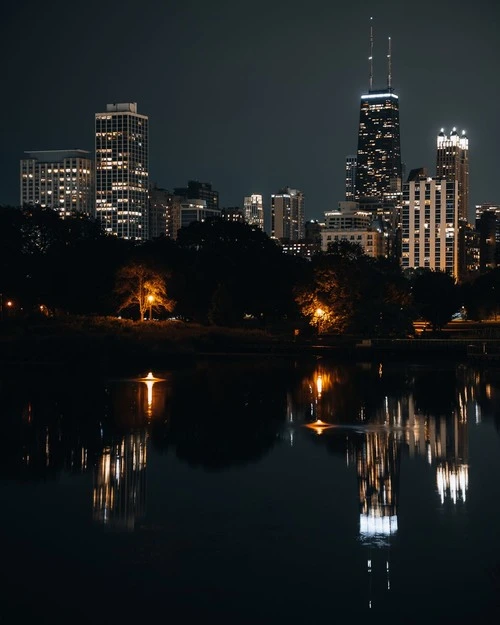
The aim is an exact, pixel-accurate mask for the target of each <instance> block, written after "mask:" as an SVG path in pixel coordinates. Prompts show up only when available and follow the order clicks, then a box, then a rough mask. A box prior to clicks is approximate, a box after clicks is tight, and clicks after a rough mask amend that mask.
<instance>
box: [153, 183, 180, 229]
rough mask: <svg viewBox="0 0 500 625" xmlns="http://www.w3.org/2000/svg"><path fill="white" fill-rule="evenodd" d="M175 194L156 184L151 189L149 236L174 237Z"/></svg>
mask: <svg viewBox="0 0 500 625" xmlns="http://www.w3.org/2000/svg"><path fill="white" fill-rule="evenodd" d="M173 222H174V219H173V195H172V193H171V192H170V191H168V190H167V189H160V188H159V187H157V186H156V185H155V186H154V187H152V188H151V189H150V191H149V238H150V239H157V238H158V237H167V238H168V239H173V238H174V223H173Z"/></svg>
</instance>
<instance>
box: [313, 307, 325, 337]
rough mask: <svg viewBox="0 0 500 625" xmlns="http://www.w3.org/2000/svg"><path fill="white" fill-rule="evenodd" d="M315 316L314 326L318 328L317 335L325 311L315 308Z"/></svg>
mask: <svg viewBox="0 0 500 625" xmlns="http://www.w3.org/2000/svg"><path fill="white" fill-rule="evenodd" d="M315 316H316V325H317V326H318V333H319V332H321V325H322V321H323V317H324V316H325V311H324V310H323V309H322V308H316V312H315Z"/></svg>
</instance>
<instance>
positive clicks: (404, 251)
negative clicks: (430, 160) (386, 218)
mask: <svg viewBox="0 0 500 625" xmlns="http://www.w3.org/2000/svg"><path fill="white" fill-rule="evenodd" d="M401 221H402V227H401V265H402V267H403V269H407V268H417V267H423V268H428V269H433V270H438V271H444V272H446V273H448V274H450V275H452V276H454V277H455V278H459V274H460V266H459V261H460V258H459V230H458V226H459V223H458V182H457V181H456V180H446V179H444V178H443V179H439V178H427V177H426V176H425V175H423V174H422V173H421V172H419V171H418V170H414V174H413V175H412V174H410V177H409V179H408V182H407V183H405V185H404V187H403V206H402V215H401Z"/></svg>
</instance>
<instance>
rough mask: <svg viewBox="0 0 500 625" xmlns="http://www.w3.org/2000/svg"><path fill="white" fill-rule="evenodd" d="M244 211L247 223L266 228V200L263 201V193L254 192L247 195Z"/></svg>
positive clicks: (262, 228)
mask: <svg viewBox="0 0 500 625" xmlns="http://www.w3.org/2000/svg"><path fill="white" fill-rule="evenodd" d="M243 213H244V215H245V221H246V223H247V224H249V225H250V226H257V227H258V228H260V229H261V230H264V202H263V201H262V195H260V194H259V193H252V195H249V196H247V197H245V199H244V201H243Z"/></svg>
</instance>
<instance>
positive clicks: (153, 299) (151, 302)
mask: <svg viewBox="0 0 500 625" xmlns="http://www.w3.org/2000/svg"><path fill="white" fill-rule="evenodd" d="M154 301H155V298H154V297H153V296H152V295H148V302H149V320H150V321H151V319H152V314H151V313H152V308H153V302H154Z"/></svg>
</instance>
